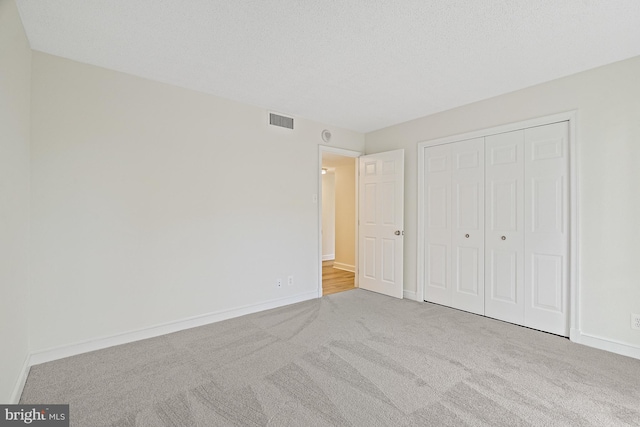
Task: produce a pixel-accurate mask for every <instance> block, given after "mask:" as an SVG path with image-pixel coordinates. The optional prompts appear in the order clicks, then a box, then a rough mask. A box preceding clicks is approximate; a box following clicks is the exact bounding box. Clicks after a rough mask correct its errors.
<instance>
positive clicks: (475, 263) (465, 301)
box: [451, 138, 485, 314]
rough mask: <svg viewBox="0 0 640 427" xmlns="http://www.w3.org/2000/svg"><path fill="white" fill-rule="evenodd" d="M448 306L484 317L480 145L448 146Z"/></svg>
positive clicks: (473, 142)
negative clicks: (449, 224)
mask: <svg viewBox="0 0 640 427" xmlns="http://www.w3.org/2000/svg"><path fill="white" fill-rule="evenodd" d="M451 160H452V162H451V163H452V164H451V166H452V173H451V212H452V214H453V216H452V224H451V261H452V262H451V279H452V284H453V288H452V291H453V299H452V304H451V306H452V307H454V308H458V309H460V310H465V311H470V312H472V313H476V314H484V268H485V267H484V145H483V141H482V138H478V139H471V140H468V141H462V142H457V143H455V144H451Z"/></svg>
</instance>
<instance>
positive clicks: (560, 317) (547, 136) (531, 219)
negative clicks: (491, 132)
mask: <svg viewBox="0 0 640 427" xmlns="http://www.w3.org/2000/svg"><path fill="white" fill-rule="evenodd" d="M524 140H525V148H526V151H525V156H524V163H525V165H524V182H525V185H526V188H525V202H524V212H525V214H524V232H525V235H524V241H525V246H524V259H525V266H524V288H525V295H524V319H525V323H524V325H525V326H528V327H530V328H534V329H540V330H542V331H547V332H551V333H554V334H558V335H563V336H569V291H568V288H569V285H568V284H569V259H568V258H569V257H568V254H569V248H568V245H569V231H568V230H569V177H568V174H569V126H568V122H561V123H554V124H551V125H546V126H539V127H535V128H529V129H526V130H525V131H524Z"/></svg>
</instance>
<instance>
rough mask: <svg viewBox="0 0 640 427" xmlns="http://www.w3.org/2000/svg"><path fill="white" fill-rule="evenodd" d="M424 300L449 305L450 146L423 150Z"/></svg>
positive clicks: (450, 284) (450, 289)
mask: <svg viewBox="0 0 640 427" xmlns="http://www.w3.org/2000/svg"><path fill="white" fill-rule="evenodd" d="M424 166H425V171H424V172H425V173H424V179H425V186H424V191H425V194H424V199H423V200H425V210H424V212H425V216H426V217H425V218H424V219H423V220H424V224H425V232H426V238H425V260H424V268H425V274H424V277H425V284H424V299H425V301H429V302H434V303H437V304H443V305H447V306H451V297H452V282H451V167H452V164H451V146H450V145H438V146H435V147H429V148H427V149H426V150H425V159H424Z"/></svg>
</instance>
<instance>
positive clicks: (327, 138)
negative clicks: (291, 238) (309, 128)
mask: <svg viewBox="0 0 640 427" xmlns="http://www.w3.org/2000/svg"><path fill="white" fill-rule="evenodd" d="M322 140H323V141H324V142H329V141H331V132H329V131H328V130H327V129H325V130H323V131H322Z"/></svg>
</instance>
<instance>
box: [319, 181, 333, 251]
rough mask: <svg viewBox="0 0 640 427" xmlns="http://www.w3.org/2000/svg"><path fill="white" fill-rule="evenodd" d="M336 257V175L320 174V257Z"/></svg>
mask: <svg viewBox="0 0 640 427" xmlns="http://www.w3.org/2000/svg"><path fill="white" fill-rule="evenodd" d="M335 257H336V175H335V173H333V172H328V173H326V174H324V175H322V259H323V260H332V259H335Z"/></svg>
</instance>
